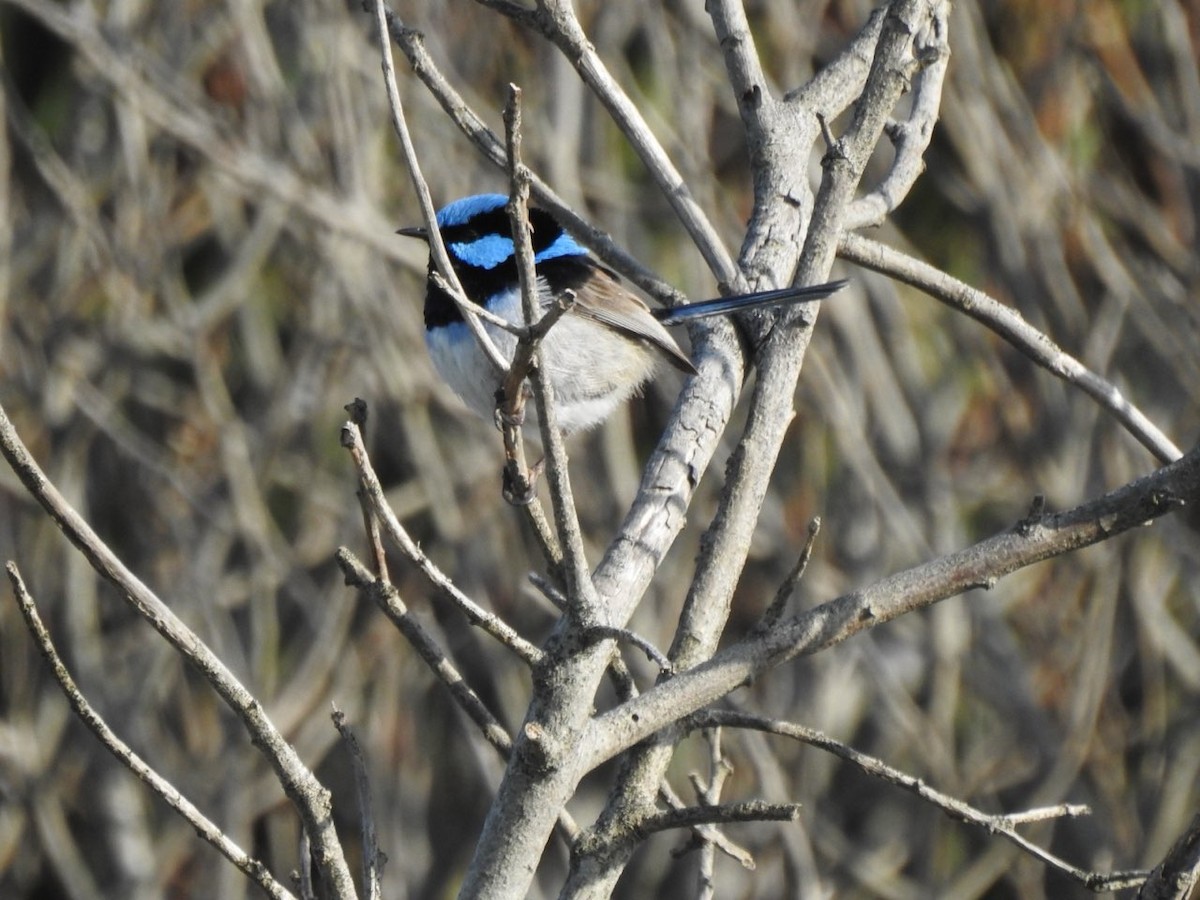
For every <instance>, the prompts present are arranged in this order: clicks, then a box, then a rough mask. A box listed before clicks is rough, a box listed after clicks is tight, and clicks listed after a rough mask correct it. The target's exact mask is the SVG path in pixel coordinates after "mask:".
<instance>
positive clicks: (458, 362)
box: [425, 285, 656, 433]
mask: <svg viewBox="0 0 1200 900" xmlns="http://www.w3.org/2000/svg"><path fill="white" fill-rule="evenodd" d="M543 287H544V285H543ZM488 308H489V309H490V310H491V311H492V312H494V313H496V314H497V315H499V316H501V317H503V318H505V319H507V320H508V321H510V322H523V321H524V319H523V317H522V316H521V298H520V292H519V291H517V290H515V289H514V290H512V291H508V292H506V293H504V294H503V295H500V296H498V297H496V298H494V299H493V300H492V302H491V303H490V304H489V305H488ZM484 328H485V330H486V331H487V332H488V334H489V335H490V336H491V338H492V340H493V342H495V344H496V347H497V349H498V350H499V351H500V353H501V354H502V355H503V356H504V358H505V360H506V361H511V360H512V355H513V352H514V350H515V349H516V344H517V341H516V338H515V337H514V336H513V335H511V334H509V333H508V332H505V331H502V330H501V329H499V328H497V327H495V326H494V325H488V324H486V323H485V325H484ZM425 343H426V346H427V347H428V348H429V355H430V358H431V359H432V360H433V365H434V368H436V369H437V371H438V374H439V375H441V376H442V379H443V380H444V381H445V382H446V383H447V384H448V385H449V386H450V387H451V388H452V389H453V390H454V392H455V393H456V394H458V396H459V397H461V398H462V400H463V402H464V403H466V404H467V406H468V407H470V408H471V410H472V411H474V412H475V413H476V414H477V415H480V416H482V417H483V418H485V419H488V420H490V419H491V418H492V416H493V413H494V411H495V408H496V401H495V392H496V388H497V386H498V384H499V378H498V377H497V375H496V374H495V372H494V370H493V369H492V367H491V364H490V363H489V362H488V360H487V357H486V356H485V355H484V353H483V350H482V349H480V347H479V345H478V344H477V343H476V342H475V338H474V336H473V335H472V334H471V332H470V329H468V328H467V326H466V323H464V322H455V323H453V324H451V325H445V326H442V327H440V328H435V329H433V330H432V331H427V332H426V334H425ZM655 357H656V354H654V353H651V352H648V350H647V348H646V347H645V346H644V345H643V344H641V343H640V342H635V341H633V340H631V339H629V338H627V337H625V336H624V335H622V334H620V333H618V332H616V331H613V330H612V329H611V328H608V327H607V326H604V325H601V324H599V323H597V322H594V321H592V320H590V319H586V318H584V317H582V316H578V315H573V314H571V313H568V314H567V315H565V316H564V317H563V318H562V319H561V320H560V321H559V322H558V323H557V324H555V326H554V327H553V328H552V329H551V330H550V333H549V334H548V335H547V336H546V339H545V341H544V342H543V344H542V365H543V368H544V370H545V372H546V373H547V374H548V375H549V377H550V382H551V385H552V389H553V394H554V399H555V412H556V414H557V418H558V423H559V426H560V427H561V428H562V429H563V431H565V432H567V433H570V432H573V431H579V430H581V429H585V428H591V427H592V426H594V425H597V424H599V423H600V422H602V421H603V420H604V419H605V418H607V417H608V416H609V415H610V414H611V413H612V412H613V410H614V409H616V407H617V406H619V405H620V404H621V403H623V402H624V401H625V400H627V399H629V397H630V396H632V395H633V394H634V393H636V392H637V391H638V389H639V388H640V387H641V386H642V384H644V383H645V381H646V379H648V378H649V377H650V375H651V374H652V373H653V371H654V364H655ZM532 412H533V410H532V405H531V406H530V409H529V413H530V418H531V419H532V418H533V417H532Z"/></svg>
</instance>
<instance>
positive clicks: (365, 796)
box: [331, 706, 387, 900]
mask: <svg viewBox="0 0 1200 900" xmlns="http://www.w3.org/2000/svg"><path fill="white" fill-rule="evenodd" d="M331 718H332V719H333V726H334V727H335V728H336V729H337V731H338V734H340V735H341V736H342V742H343V743H344V744H345V745H346V749H347V750H349V751H350V762H351V764H352V766H353V768H354V788H355V792H356V793H357V794H358V816H359V819H360V820H361V822H362V856H363V859H362V866H363V897H364V898H365V900H380V891H379V879H380V877H381V876H382V875H383V864H384V863H386V862H387V856H386V855H384V854H383V853H381V852H380V850H379V841H378V839H377V838H376V836H375V815H374V813H372V811H371V779H370V777H369V776H368V775H367V760H366V757H365V756H364V755H363V750H362V747H361V746H360V745H359V743H358V738H356V737H355V736H354V730H353V729H352V728H351V727H350V726H349V725H347V724H346V714H345V713H344V712H342V711H341V710H340V709H338V708H337V707H336V706H335V707H334V708H333V713H332V715H331Z"/></svg>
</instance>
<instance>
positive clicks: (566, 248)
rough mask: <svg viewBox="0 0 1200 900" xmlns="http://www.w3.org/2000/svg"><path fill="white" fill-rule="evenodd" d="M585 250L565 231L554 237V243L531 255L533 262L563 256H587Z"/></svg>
mask: <svg viewBox="0 0 1200 900" xmlns="http://www.w3.org/2000/svg"><path fill="white" fill-rule="evenodd" d="M587 253H588V252H587V250H586V249H584V248H583V247H581V246H579V244H578V243H576V241H575V238H573V237H571V236H570V235H569V234H567V233H566V232H565V231H563V232H561V233H560V234H559V235H558V237H556V238H555V239H554V243H553V244H551V245H550V246H549V247H547V248H545V249H544V250H541V251H539V252H538V253H537V254H536V255H534V257H533V261H534V262H535V263H543V262H545V261H546V260H548V259H559V258H560V257H563V256H587Z"/></svg>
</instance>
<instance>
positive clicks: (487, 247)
mask: <svg viewBox="0 0 1200 900" xmlns="http://www.w3.org/2000/svg"><path fill="white" fill-rule="evenodd" d="M450 252H451V253H453V254H454V255H455V256H457V257H458V258H459V259H461V260H462V261H463V262H464V263H466V264H467V265H468V266H474V267H475V268H477V269H494V268H496V266H499V265H501V264H503V263H506V262H508V261H509V260H510V259H512V258H513V254H514V253H515V251H514V249H513V242H512V238H510V237H504V236H502V235H499V234H485V235H484V236H483V237H481V238H476V239H475V240H473V241H468V242H466V243H462V244H451V245H450Z"/></svg>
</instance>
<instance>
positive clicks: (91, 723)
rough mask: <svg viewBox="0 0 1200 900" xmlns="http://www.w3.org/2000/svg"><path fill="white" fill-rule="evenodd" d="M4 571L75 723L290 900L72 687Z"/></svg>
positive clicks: (24, 596) (271, 890) (16, 578)
mask: <svg viewBox="0 0 1200 900" xmlns="http://www.w3.org/2000/svg"><path fill="white" fill-rule="evenodd" d="M5 569H6V570H7V571H8V580H9V581H10V582H11V583H12V587H13V593H14V594H15V595H16V599H17V606H18V608H19V609H20V611H21V615H22V616H23V617H24V619H25V624H26V625H27V626H28V628H29V633H30V634H31V635H33V639H34V641H35V642H36V643H37V646H38V650H40V651H41V654H42V656H43V657H45V659H46V662H47V663H49V665H50V670H51V672H52V673H53V674H54V679H55V681H57V682H58V686H59V687H60V688H61V689H62V692H63V694H64V695H65V696H66V698H67V702H68V703H70V704H71V709H73V710H74V711H75V715H76V716H78V717H79V720H80V721H82V722H83V724H84V725H86V726H87V727H88V728H89V729H90V730H91V732H92V733H93V734H94V735H95V736H96V737H97V738H98V739H99V741H100V743H101V744H103V745H104V746H105V748H106V749H107V750H108V751H109V752H110V753H112V755H113V756H115V757H116V758H117V759H118V760H119V761H120V762H121V764H122V765H124V766H125V767H127V768H128V769H129V770H130V771H131V772H133V774H134V775H136V776H137V777H138V778H140V779H141V780H142V781H143V782H145V783H146V785H147V786H149V788H150V789H151V790H152V791H154V793H156V794H158V795H159V796H160V797H162V799H163V800H165V801H166V803H167V805H168V806H170V807H171V809H173V810H175V811H176V812H177V813H179V815H181V816H183V818H184V819H185V820H186V821H187V823H188V824H189V825H191V826H192V828H193V829H195V831H196V833H197V834H198V835H200V837H201V838H203V839H204V840H206V841H208V843H210V844H212V845H213V847H215V848H216V849H217V852H219V853H220V854H221V855H222V856H224V857H225V858H226V859H227V860H229V861H230V862H231V863H233V864H234V865H235V866H237V867H238V869H240V870H241V871H242V872H243V873H244V874H245V875H246V876H247V877H248V878H251V879H253V880H254V881H255V883H257V884H258V886H259V887H261V888H262V889H263V890H264V891H265V892H266V893H267V895H268V896H270V897H276V898H279V900H288V898H292V900H294V895H293V894H292V893H291V892H290V891H288V890H287V889H286V888H285V887H284V886H283V885H282V884H280V883H279V882H278V881H276V880H275V878H274V876H273V875H271V873H270V871H269V870H268V869H267V867H266V866H264V865H263V864H262V863H261V862H260V861H259V860H257V859H255V858H253V857H252V856H250V855H249V854H247V853H246V851H245V850H243V849H242V848H241V847H239V846H238V845H237V844H236V843H234V841H232V840H231V839H230V838H229V837H228V836H227V835H226V834H225V833H224V832H223V831H221V829H220V828H218V827H217V825H216V824H215V823H213V822H212V821H210V820H209V819H208V818H207V817H206V816H205V815H204V814H203V813H202V812H200V810H198V809H197V808H196V807H195V806H194V805H193V804H192V803H191V802H190V801H189V800H188V799H187V798H186V797H184V796H183V795H182V794H180V793H179V791H178V790H177V789H176V788H175V786H174V785H172V784H171V783H170V782H169V781H167V780H166V779H165V778H163V777H162V776H161V775H159V774H158V773H157V772H156V771H154V769H152V768H151V767H150V766H149V765H148V764H147V763H146V762H145V761H144V760H143V759H142V758H141V757H140V756H138V754H137V753H135V752H134V751H133V750H132V749H131V748H130V747H129V745H128V744H126V743H125V742H124V741H122V740H121V739H120V738H119V737H117V735H116V734H115V733H114V732H113V730H112V729H111V728H109V726H108V723H106V722H105V721H104V719H103V718H102V717H101V716H100V714H99V713H98V712H96V710H95V709H94V708H93V707H92V705H91V704H90V703H88V701H87V699H86V698H85V697H84V696H83V693H82V692H81V691H80V690H79V687H78V686H77V685H76V684H75V680H74V679H73V678H72V677H71V673H70V672H68V671H67V667H66V666H65V665H63V661H62V658H61V657H60V656H59V655H58V651H57V650H56V649H55V647H54V642H53V640H51V638H50V633H49V632H48V631H47V630H46V626H45V625H44V624H43V623H42V619H41V617H40V616H39V615H38V611H37V605H36V604H35V602H34V599H33V597H32V596H31V595H30V593H29V591H28V589H27V588H26V587H25V582H24V581H23V580H22V578H21V574H20V572H19V571H18V570H17V565H16V563H14V562H9V563H8V564H7V565H6V566H5Z"/></svg>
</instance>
